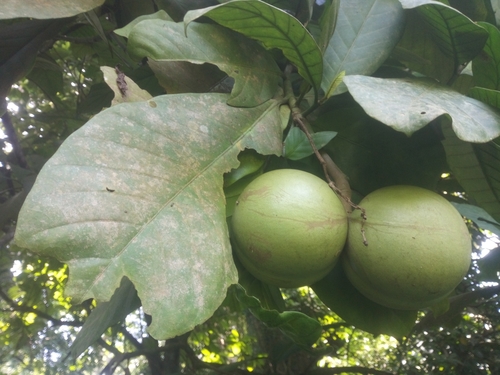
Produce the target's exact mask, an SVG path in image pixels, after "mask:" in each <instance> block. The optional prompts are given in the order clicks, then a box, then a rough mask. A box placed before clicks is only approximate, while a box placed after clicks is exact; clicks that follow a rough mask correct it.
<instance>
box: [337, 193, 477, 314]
mask: <svg viewBox="0 0 500 375" xmlns="http://www.w3.org/2000/svg"><path fill="white" fill-rule="evenodd" d="M359 205H360V206H361V207H363V208H364V209H365V210H366V216H367V220H366V221H365V222H364V223H363V220H362V218H361V217H360V213H359V211H355V212H353V214H352V215H351V217H350V221H349V233H348V239H347V246H346V251H345V252H344V255H343V258H342V265H343V267H344V270H345V272H346V274H347V277H348V278H349V280H350V281H351V283H352V284H353V285H354V286H355V287H356V288H357V289H358V290H359V291H360V292H361V293H362V294H364V295H365V296H366V297H368V298H370V299H371V300H373V301H375V302H377V303H379V304H381V305H384V306H387V307H391V308H395V309H404V310H413V309H414V310H417V309H420V308H423V307H428V306H432V305H434V304H436V303H438V302H439V301H440V300H442V299H443V298H445V297H447V296H448V295H449V294H450V293H451V292H452V291H453V290H454V289H455V287H456V286H457V285H458V284H459V283H460V281H461V280H462V279H463V277H464V276H465V274H466V273H467V270H468V269H469V265H470V261H471V240H470V235H469V232H468V230H467V226H466V225H465V223H464V221H463V219H462V217H461V216H460V214H459V213H458V211H457V210H456V209H455V208H454V207H453V206H452V205H451V204H450V203H449V202H448V201H447V200H446V199H444V198H443V197H441V196H440V195H438V194H436V193H434V192H432V191H429V190H426V189H422V188H419V187H414V186H391V187H386V188H382V189H379V190H376V191H374V192H373V193H371V194H368V195H367V196H366V197H365V198H364V199H363V200H362V201H361V202H360V204H359ZM363 230H364V236H365V238H363V234H362V231H363ZM364 239H366V241H367V245H365V244H364V243H363V241H364Z"/></svg>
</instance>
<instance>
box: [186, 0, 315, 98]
mask: <svg viewBox="0 0 500 375" xmlns="http://www.w3.org/2000/svg"><path fill="white" fill-rule="evenodd" d="M201 16H206V17H210V18H211V19H213V20H214V21H215V22H217V23H219V24H221V25H223V26H225V27H228V28H230V29H232V30H235V31H238V32H240V33H242V34H244V35H246V36H247V37H249V38H252V39H256V40H258V41H260V42H262V43H263V45H264V46H265V47H266V48H268V49H271V48H279V49H281V50H282V51H283V54H284V55H285V56H286V57H287V58H288V59H289V60H290V61H291V62H292V63H293V64H294V65H295V66H296V67H297V69H298V71H299V74H300V75H301V76H302V77H304V79H305V80H306V81H307V82H309V84H311V85H312V87H313V88H314V89H315V91H317V90H318V88H319V86H320V83H321V77H322V74H323V62H322V61H323V58H322V54H321V51H320V49H319V47H318V45H317V44H316V42H315V40H314V38H313V37H312V36H311V34H309V31H307V29H306V28H305V27H304V26H303V25H302V24H301V23H300V22H299V21H298V20H297V19H296V18H294V17H293V16H291V15H289V14H288V13H286V12H285V11H283V10H281V9H279V8H276V7H274V6H272V5H269V4H266V3H264V2H263V1H258V0H233V1H229V2H227V3H224V4H221V5H217V6H214V7H210V8H205V9H199V10H193V11H189V12H188V13H187V14H186V16H185V17H184V23H185V25H186V27H187V25H189V24H190V23H191V22H192V21H194V20H195V19H197V18H199V17H201Z"/></svg>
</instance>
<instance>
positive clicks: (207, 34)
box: [128, 20, 281, 107]
mask: <svg viewBox="0 0 500 375" xmlns="http://www.w3.org/2000/svg"><path fill="white" fill-rule="evenodd" d="M128 49H129V51H130V53H131V55H133V56H135V57H136V58H137V59H141V58H143V57H145V56H146V57H149V58H152V59H155V60H158V61H189V62H192V63H196V64H202V63H211V64H214V65H217V66H218V67H219V68H220V69H221V70H223V71H225V72H226V73H227V74H228V75H229V76H231V77H233V78H234V79H235V83H234V87H233V91H232V95H231V97H230V98H229V102H228V103H229V104H230V105H235V106H245V107H252V106H256V105H258V104H261V103H263V102H265V101H266V100H268V99H270V98H272V97H273V96H274V95H275V94H276V92H277V89H278V83H279V82H280V81H281V72H280V70H279V68H278V66H277V65H276V63H275V62H274V60H273V59H272V57H271V55H270V54H269V53H268V52H267V51H266V50H265V49H263V48H262V47H261V46H259V45H258V44H257V43H255V42H253V41H251V40H248V39H246V38H244V37H243V36H241V35H239V34H237V33H234V32H232V31H231V30H227V29H225V28H223V27H220V26H218V25H209V24H200V23H194V24H193V25H192V26H191V27H190V29H189V30H188V37H187V38H186V35H185V34H184V28H183V26H182V24H178V23H174V22H169V21H163V20H146V21H142V22H140V23H139V24H137V25H136V26H135V27H134V28H133V29H132V31H131V32H130V34H129V42H128Z"/></svg>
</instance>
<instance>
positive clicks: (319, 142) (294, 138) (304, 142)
mask: <svg viewBox="0 0 500 375" xmlns="http://www.w3.org/2000/svg"><path fill="white" fill-rule="evenodd" d="M336 135H337V133H336V132H329V131H326V132H318V133H314V134H312V139H313V141H314V144H315V146H316V148H317V149H318V150H319V149H320V148H322V147H324V146H326V144H327V143H328V142H330V141H331V140H332V139H333V137H335V136H336ZM312 154H314V150H313V148H312V147H311V143H310V142H309V139H307V136H306V135H305V133H304V132H303V131H302V130H300V129H299V128H297V127H293V128H291V129H290V131H289V132H288V135H287V137H286V139H285V152H284V153H283V156H284V157H286V158H288V159H290V160H300V159H303V158H305V157H307V156H309V155H312Z"/></svg>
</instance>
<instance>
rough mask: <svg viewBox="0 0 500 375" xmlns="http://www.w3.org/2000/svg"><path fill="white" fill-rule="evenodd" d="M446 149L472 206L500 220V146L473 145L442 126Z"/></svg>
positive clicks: (455, 175) (445, 126) (491, 144)
mask: <svg viewBox="0 0 500 375" xmlns="http://www.w3.org/2000/svg"><path fill="white" fill-rule="evenodd" d="M443 133H444V136H445V139H444V140H443V146H444V149H445V151H446V158H447V159H448V165H449V166H450V168H451V171H452V173H453V175H454V177H455V178H456V179H457V181H458V182H459V183H460V185H461V186H462V187H463V188H464V189H465V192H466V193H467V199H468V200H469V202H470V203H471V204H475V205H477V206H479V207H481V208H483V209H484V210H485V211H486V212H488V213H489V214H490V215H491V216H493V217H494V218H495V220H497V221H500V146H499V145H498V144H497V143H496V142H495V141H492V142H488V143H486V144H477V145H474V144H471V143H468V142H464V141H462V140H460V139H458V137H457V136H456V135H455V133H454V132H453V130H452V129H451V126H450V125H449V124H446V123H445V124H443Z"/></svg>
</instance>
